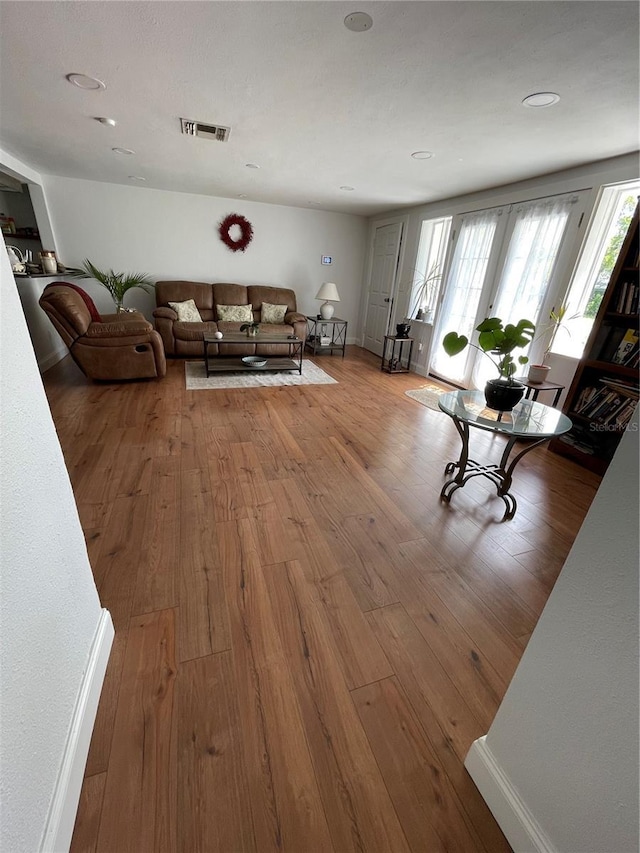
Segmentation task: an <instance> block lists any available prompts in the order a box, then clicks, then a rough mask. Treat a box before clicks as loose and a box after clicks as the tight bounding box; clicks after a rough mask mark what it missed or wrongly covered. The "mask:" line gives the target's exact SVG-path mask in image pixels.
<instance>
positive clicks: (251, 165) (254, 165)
mask: <svg viewBox="0 0 640 853" xmlns="http://www.w3.org/2000/svg"><path fill="white" fill-rule="evenodd" d="M245 166H246V167H247V169H259V168H260V166H258V164H257V163H245Z"/></svg>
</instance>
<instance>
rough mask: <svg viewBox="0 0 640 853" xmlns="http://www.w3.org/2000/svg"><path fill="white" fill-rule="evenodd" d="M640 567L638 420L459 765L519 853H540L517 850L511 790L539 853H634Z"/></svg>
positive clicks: (519, 846)
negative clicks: (484, 728)
mask: <svg viewBox="0 0 640 853" xmlns="http://www.w3.org/2000/svg"><path fill="white" fill-rule="evenodd" d="M638 561H639V554H638V415H637V413H636V416H635V421H634V423H633V424H632V426H631V428H630V429H629V430H628V431H627V433H626V434H625V435H624V436H623V438H622V441H621V442H620V445H619V447H618V451H617V453H616V455H615V457H614V459H613V461H612V463H611V465H610V467H609V469H608V471H607V473H606V475H605V477H604V479H603V481H602V484H601V486H600V488H599V490H598V493H597V494H596V497H595V499H594V501H593V503H592V505H591V508H590V510H589V512H588V514H587V516H586V518H585V520H584V523H583V525H582V528H581V529H580V532H579V534H578V536H577V538H576V540H575V542H574V545H573V548H572V549H571V552H570V553H569V556H568V557H567V561H566V563H565V565H564V567H563V569H562V572H561V573H560V576H559V578H558V581H557V583H556V585H555V587H554V588H553V591H552V593H551V596H550V598H549V600H548V602H547V605H546V607H545V609H544V611H543V613H542V616H541V617H540V620H539V622H538V624H537V626H536V628H535V631H534V633H533V635H532V637H531V640H530V641H529V644H528V646H527V649H526V651H525V653H524V656H523V657H522V660H521V661H520V665H519V666H518V669H517V670H516V673H515V675H514V677H513V680H512V682H511V684H510V686H509V689H508V691H507V693H506V695H505V697H504V700H503V702H502V704H501V705H500V708H499V709H498V713H497V714H496V717H495V719H494V721H493V724H492V726H491V728H490V730H489V733H488V735H487V736H486V738H483V739H481V740H480V741H476V743H475V744H474V745H473V746H472V748H471V752H470V753H469V756H468V758H467V767H468V768H469V770H470V772H471V774H472V776H473V777H474V779H475V780H476V783H477V784H478V787H479V788H480V791H481V793H482V794H483V795H484V796H485V799H487V801H488V802H489V804H490V806H491V807H492V810H493V811H494V814H496V817H497V818H498V821H499V822H500V823H501V824H502V825H503V829H505V832H506V833H507V837H508V838H509V840H510V841H511V843H512V845H513V846H514V848H515V849H516V850H517V851H520V850H530V849H545V847H544V846H543V845H538V847H537V848H536V847H534V846H533V845H529V844H526V843H525V842H524V841H523V839H522V837H521V834H519V832H518V821H517V820H516V822H515V823H514V815H513V813H511V814H510V811H511V809H510V807H509V804H508V803H507V802H506V799H508V797H506V799H505V792H508V791H509V790H511V793H512V794H513V793H514V792H515V800H516V801H517V800H518V799H519V800H520V804H521V805H522V806H523V807H524V813H525V815H528V817H529V819H530V821H531V824H532V825H533V826H534V827H536V826H537V828H538V830H539V832H538V837H539V838H542V839H546V849H550V850H558V851H566V853H576V851H580V853H604V851H607V853H635V852H636V851H637V850H638V841H639V839H638V565H639V562H638ZM501 778H502V783H500V781H499V780H500V779H501ZM512 800H513V797H512ZM535 834H536V833H534V835H535ZM518 838H520V841H518Z"/></svg>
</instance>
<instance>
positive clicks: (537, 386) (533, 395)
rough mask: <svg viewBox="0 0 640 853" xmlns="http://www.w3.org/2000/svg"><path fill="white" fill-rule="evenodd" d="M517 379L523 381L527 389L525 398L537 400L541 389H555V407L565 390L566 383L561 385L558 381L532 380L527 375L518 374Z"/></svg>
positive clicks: (553, 404)
mask: <svg viewBox="0 0 640 853" xmlns="http://www.w3.org/2000/svg"><path fill="white" fill-rule="evenodd" d="M516 381H517V382H521V383H522V384H523V385H524V386H525V388H526V389H527V393H526V394H525V395H524V396H525V400H531V399H532V400H533V401H534V402H535V401H536V400H537V399H538V394H539V393H540V392H541V391H555V394H554V396H553V403H552V404H551V405H552V406H553V408H554V409H555V407H556V406H557V405H558V400H559V399H560V395H561V394H562V392H563V391H564V385H560V384H559V383H558V382H546V381H545V382H530V381H529V380H528V379H527V377H526V376H518V377H516Z"/></svg>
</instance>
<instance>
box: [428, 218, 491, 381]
mask: <svg viewBox="0 0 640 853" xmlns="http://www.w3.org/2000/svg"><path fill="white" fill-rule="evenodd" d="M502 212H503V210H502V208H493V209H492V210H480V211H477V212H476V213H469V214H465V215H464V216H463V217H461V220H460V224H459V227H460V234H459V236H458V240H457V243H456V246H455V249H454V253H453V259H452V262H451V270H450V272H449V276H448V279H447V284H446V289H445V293H444V298H443V302H442V307H441V309H440V312H439V320H438V324H437V327H436V330H435V334H434V338H433V340H434V345H433V349H432V353H433V355H432V359H431V370H433V371H434V372H435V373H437V374H439V375H440V376H442V377H443V378H445V379H449V380H451V381H452V382H455V383H458V384H464V381H465V379H466V376H467V365H468V363H469V360H470V358H471V357H472V355H471V354H472V353H473V352H474V350H471V351H470V350H469V348H467V350H465V351H463V352H461V353H460V354H459V355H456V356H454V357H453V358H451V357H450V356H448V355H447V354H446V353H445V351H444V350H443V349H442V339H443V338H444V336H445V335H446V334H447V332H451V331H456V332H457V333H458V334H459V335H466V336H467V337H468V338H469V339H470V340H471V338H472V336H473V334H474V332H473V330H474V328H475V326H476V325H477V321H476V315H477V313H478V306H479V304H480V298H481V296H482V290H483V287H484V283H485V278H486V275H487V267H488V264H489V258H490V256H491V248H492V245H493V241H494V237H495V233H496V228H497V225H498V221H499V218H500V216H501V215H502Z"/></svg>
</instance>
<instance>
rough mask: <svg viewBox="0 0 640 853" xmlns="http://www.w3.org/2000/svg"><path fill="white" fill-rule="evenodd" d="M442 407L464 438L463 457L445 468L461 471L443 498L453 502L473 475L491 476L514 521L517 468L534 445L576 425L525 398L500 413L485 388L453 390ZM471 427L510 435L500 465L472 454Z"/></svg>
mask: <svg viewBox="0 0 640 853" xmlns="http://www.w3.org/2000/svg"><path fill="white" fill-rule="evenodd" d="M438 406H439V407H440V409H442V411H443V412H444V413H445V414H447V415H449V417H450V418H451V419H452V420H453V423H454V425H455V428H456V429H457V431H458V434H459V435H460V438H461V440H462V449H461V451H460V458H459V459H458V461H457V462H449V463H448V464H447V466H446V467H445V469H444V472H445V474H452V473H453V472H454V471H457V473H456V476H455V477H453V479H451V480H447V482H446V483H445V484H444V486H443V487H442V491H441V492H440V499H441V500H443V501H445V503H449V502H450V501H451V496H452V495H453V493H454V492H455V491H456V490H457V489H461V488H462V487H463V486H464V485H465V484H466V483H467V482H468V481H469V480H470V479H471V478H472V477H487V478H488V479H489V480H491V482H492V483H494V485H495V486H496V489H497V493H498V496H499V497H501V498H502V500H503V501H504V503H505V506H506V510H505V513H504V516H503V518H502V520H503V521H510V520H511V519H512V518H513V517H514V515H515V514H516V509H517V507H518V504H517V502H516V499H515V498H514V496H513V495H512V494H511V493H510V492H509V489H510V488H511V482H512V475H513V470H514V468H515V467H516V465H517V464H518V462H519V461H520V460H521V459H522V457H523V456H524V455H525V454H527V453H529V451H531V450H533V449H534V447H538V446H539V445H540V444H544V442H545V441H549V440H550V439H551V438H553V437H554V436H556V435H562V434H563V433H565V432H568V431H569V430H570V429H571V427H572V423H571V421H570V420H569V418H568V417H567V416H566V415H563V414H562V412H559V411H558V410H557V409H553V408H551V406H545V405H544V404H543V403H538V402H535V401H534V400H526V399H525V400H521V401H520V402H519V403H518V405H517V406H515V407H514V408H513V410H512V411H511V412H498V411H496V410H495V409H490V408H488V406H487V404H486V402H485V398H484V391H451V392H449V393H447V394H441V395H440V397H439V398H438ZM469 427H476V428H477V429H483V430H486V431H487V432H494V433H504V434H505V435H507V436H508V441H507V444H506V446H505V449H504V452H503V454H502V458H501V460H500V463H499V464H498V465H481V464H479V463H478V462H476V461H475V460H474V459H471V458H470V457H469ZM523 440H524V441H527V442H528V443H527V446H526V447H525V448H524V449H523V450H521V451H520V452H519V453H518V454H517V455H516V456H514V457H513V459H512V460H511V461H509V456H510V455H511V451H512V450H513V447H514V445H515V443H516V442H517V441H523Z"/></svg>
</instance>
